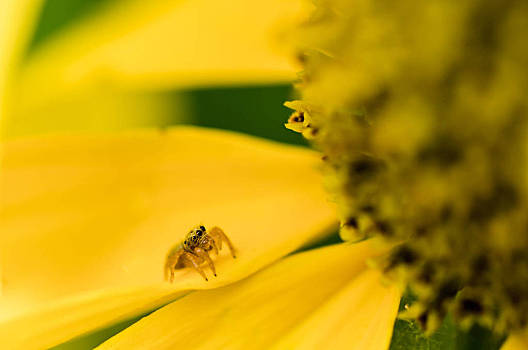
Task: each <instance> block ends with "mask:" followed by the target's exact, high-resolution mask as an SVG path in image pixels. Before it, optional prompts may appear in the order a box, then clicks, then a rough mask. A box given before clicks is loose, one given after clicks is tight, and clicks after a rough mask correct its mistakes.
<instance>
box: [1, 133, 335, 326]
mask: <svg viewBox="0 0 528 350" xmlns="http://www.w3.org/2000/svg"><path fill="white" fill-rule="evenodd" d="M4 148H5V159H4V165H3V169H2V184H1V185H2V187H3V189H4V193H3V198H2V207H1V213H0V215H1V216H0V230H1V232H2V236H1V238H0V243H1V244H2V247H3V248H4V251H3V266H4V270H3V276H2V277H3V281H2V283H3V296H2V298H0V305H1V307H2V314H3V316H4V317H5V315H6V314H7V315H9V314H10V313H13V312H21V311H24V310H27V309H33V308H34V307H35V305H37V304H39V303H42V302H44V301H49V300H56V299H57V298H59V297H62V296H67V295H71V294H74V293H79V292H82V291H89V290H94V289H100V288H111V287H123V286H130V287H133V286H144V285H157V284H163V283H164V282H162V279H163V271H162V267H163V263H164V258H165V255H166V252H167V250H168V249H169V247H170V246H172V245H173V244H175V243H177V242H179V241H180V240H181V239H182V238H183V235H184V234H185V233H186V232H187V230H188V229H189V227H190V226H193V225H195V224H197V223H200V222H201V223H203V224H205V225H206V226H207V225H218V226H220V227H222V228H223V229H224V230H225V231H226V233H227V234H228V235H229V237H230V238H231V239H232V241H233V242H234V244H235V245H236V247H237V248H238V251H239V254H238V258H237V259H236V260H233V259H232V258H231V257H230V256H229V254H228V253H227V251H226V250H225V249H224V251H222V254H220V256H219V257H218V258H217V259H216V262H215V264H216V265H217V272H218V278H216V279H210V281H209V282H205V281H203V279H202V278H201V277H200V276H199V275H198V274H197V273H196V272H195V271H188V270H183V271H182V272H180V273H179V274H178V275H177V278H176V281H177V283H176V285H175V286H174V289H173V291H176V289H178V290H183V289H190V288H212V287H217V286H221V285H225V284H227V283H231V282H233V281H236V280H239V279H241V278H243V277H245V276H248V275H249V274H251V273H253V272H255V271H257V270H258V269H260V268H262V267H263V266H265V265H267V264H269V263H271V262H273V261H274V260H276V259H278V258H279V257H281V256H283V255H285V254H287V253H289V252H291V251H293V250H295V249H296V248H298V247H299V246H301V245H302V244H304V243H306V242H307V241H309V240H312V239H316V238H317V237H320V236H321V235H323V234H325V232H328V229H329V228H331V227H332V226H333V225H334V220H335V217H334V214H333V210H332V208H331V207H330V206H329V205H328V204H327V203H326V201H325V195H324V193H323V191H322V190H321V189H320V188H319V186H318V183H319V181H320V179H319V174H318V171H317V169H316V165H317V164H318V155H317V154H316V153H314V152H312V151H310V150H306V149H302V148H298V147H292V146H285V145H281V144H277V143H273V142H269V141H263V140H258V139H255V138H252V137H248V136H242V135H238V134H235V133H231V132H222V131H214V130H207V129H199V128H192V127H178V128H175V129H172V130H169V131H166V132H160V131H142V132H131V133H125V134H121V135H101V136H93V135H92V136H90V135H86V136H80V135H76V136H60V137H58V136H56V137H48V138H40V139H28V140H19V141H13V142H9V143H6V144H5V146H4Z"/></svg>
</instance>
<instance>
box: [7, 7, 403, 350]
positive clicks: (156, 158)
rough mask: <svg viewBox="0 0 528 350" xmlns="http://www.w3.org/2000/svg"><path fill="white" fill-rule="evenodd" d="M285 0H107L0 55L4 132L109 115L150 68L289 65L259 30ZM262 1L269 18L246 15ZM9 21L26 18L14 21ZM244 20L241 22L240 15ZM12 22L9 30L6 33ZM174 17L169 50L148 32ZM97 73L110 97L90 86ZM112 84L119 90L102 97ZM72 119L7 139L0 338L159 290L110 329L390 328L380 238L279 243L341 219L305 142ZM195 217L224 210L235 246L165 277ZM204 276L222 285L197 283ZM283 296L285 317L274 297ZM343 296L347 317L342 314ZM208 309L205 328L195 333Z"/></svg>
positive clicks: (357, 331)
mask: <svg viewBox="0 0 528 350" xmlns="http://www.w3.org/2000/svg"><path fill="white" fill-rule="evenodd" d="M6 3H7V2H6ZM8 3H9V4H12V5H13V6H14V7H12V8H10V12H9V14H12V13H16V14H20V13H25V11H23V10H27V11H29V12H32V11H34V9H35V7H34V6H35V4H36V2H31V1H28V2H24V3H22V2H17V4H16V6H15V3H16V2H15V1H13V2H8ZM283 4H285V3H284V2H282V1H276V2H273V1H271V2H270V1H267V2H262V3H258V4H252V5H251V6H250V7H244V6H248V5H247V2H245V1H238V2H215V1H209V0H208V1H194V2H192V3H191V2H189V3H186V4H184V5H180V3H179V2H178V3H176V2H175V3H172V2H166V3H164V4H161V3H155V4H151V3H150V4H149V3H145V2H143V1H142V2H130V3H126V4H124V5H123V4H120V5H116V7H115V8H114V10H115V11H118V12H117V13H119V14H122V15H123V14H126V16H124V15H123V16H121V17H119V16H118V17H116V16H111V17H110V16H108V17H105V16H103V17H102V18H97V19H96V20H94V21H92V22H91V21H87V22H85V23H83V24H82V25H81V26H79V27H77V28H76V29H74V30H73V29H72V30H71V31H70V32H69V33H68V34H66V36H64V37H58V38H57V39H56V40H54V41H52V42H51V43H50V44H47V45H46V46H43V47H42V48H41V49H40V51H38V52H37V53H34V54H33V56H31V57H29V58H27V61H22V60H21V59H20V57H21V56H22V54H21V52H20V50H19V51H17V53H16V54H14V53H13V57H12V58H10V62H12V63H11V64H10V65H9V67H7V66H4V67H2V68H3V69H4V70H3V71H2V72H6V74H5V75H3V76H2V79H3V80H2V86H3V87H5V88H4V89H3V90H2V112H3V113H2V115H3V117H4V120H3V122H4V125H5V131H4V133H5V134H7V135H8V136H9V137H14V136H20V135H31V134H39V133H44V132H50V131H57V130H60V127H62V126H61V125H60V124H61V122H63V121H68V119H66V118H67V117H70V119H71V115H77V114H73V113H74V112H75V113H76V112H79V113H84V112H83V110H84V108H88V109H89V108H93V109H92V110H91V112H90V113H89V115H93V114H94V113H96V112H101V113H103V115H105V116H108V117H112V113H111V112H113V111H114V112H115V111H118V112H119V116H118V118H116V120H121V119H119V118H123V116H127V113H135V115H137V116H138V118H142V117H143V116H144V114H145V113H152V109H151V108H150V107H153V106H156V105H157V104H156V103H154V104H152V101H150V99H149V98H148V97H147V98H145V99H144V100H143V99H139V103H140V105H139V106H140V107H141V108H138V101H137V100H138V99H137V95H138V91H139V93H140V94H142V93H143V92H144V90H145V89H154V88H157V87H160V86H180V87H181V86H189V85H193V84H201V83H204V82H213V83H224V82H226V81H228V80H229V81H234V82H242V81H244V82H247V81H270V80H273V81H275V80H276V79H280V80H282V79H285V78H288V79H289V78H290V76H291V73H292V70H291V67H290V66H289V65H288V64H285V63H284V62H283V61H281V60H278V59H276V58H273V57H274V56H273V55H272V54H271V53H270V51H268V46H267V45H265V44H264V43H263V42H262V41H255V38H256V37H262V38H263V37H265V35H264V34H266V28H268V27H267V25H268V23H269V22H272V21H273V19H274V18H275V17H276V15H277V14H278V13H280V9H284V6H286V7H288V6H290V5H288V4H286V5H283ZM22 5H24V6H27V7H25V8H24V6H22ZM18 6H20V7H18ZM121 6H123V7H121ZM257 6H259V7H257ZM243 8H245V9H246V11H241V12H238V13H244V12H247V11H249V10H251V11H255V13H258V16H251V17H246V16H245V15H241V16H236V17H235V19H236V20H233V17H223V16H219V15H218V13H222V11H223V12H227V11H229V10H233V9H236V10H239V11H240V9H243ZM114 14H115V12H114ZM198 14H199V15H198ZM176 19H177V20H176ZM196 19H202V20H203V22H196ZM258 19H261V20H262V22H261V23H260V22H256V23H255V22H253V21H257V20H258ZM28 21H29V20H28ZM4 23H5V22H4ZM10 23H11V22H10ZM20 23H24V24H25V25H27V22H26V21H21V22H14V24H15V25H17V26H18V25H21V24H20ZM175 23H176V24H177V25H175ZM241 23H242V24H243V26H244V29H246V30H240V27H241ZM108 24H112V25H113V26H110V29H108V28H109V27H108ZM102 28H104V29H102ZM188 28H195V29H196V30H195V31H191V32H188V31H187V30H188ZM211 28H214V29H215V30H212V29H211ZM169 29H170V30H169ZM26 30H27V31H29V29H26ZM15 32H19V31H18V30H16V31H15ZM22 32H24V31H22ZM5 33H9V32H2V38H10V36H9V35H4V34H5ZM11 34H12V33H11ZM255 34H260V35H255ZM175 35H178V36H177V37H178V38H181V39H182V40H181V41H178V46H177V47H178V48H179V49H180V50H179V51H178V54H177V55H176V54H175V53H174V51H171V50H172V49H173V48H174V46H171V45H162V47H160V46H158V45H154V44H156V43H157V41H156V40H153V38H158V39H159V37H160V36H162V37H165V38H167V37H172V38H173V40H174V39H175V38H174V37H175ZM238 35H240V36H238ZM224 36H229V37H230V38H231V39H232V40H231V41H227V42H226V41H222V44H225V43H230V44H232V46H229V47H225V46H223V47H219V45H220V44H219V40H218V39H219V38H223V37H224ZM244 38H245V39H244ZM240 40H242V41H240ZM22 41H23V40H22ZM133 42H134V44H132V43H133ZM2 43H4V41H2ZM138 44H139V45H140V47H142V48H143V50H142V51H141V55H139V54H138V51H137V45H138ZM196 44H201V45H203V46H200V47H195V45H196ZM206 44H209V45H206ZM2 45H4V44H2ZM17 45H21V47H23V45H22V44H20V42H19V43H17ZM153 45H154V48H155V49H156V50H154V49H153ZM215 45H216V46H215ZM3 47H4V46H3ZM5 47H12V46H11V44H9V45H8V44H5ZM248 47H251V48H252V50H248ZM147 48H148V49H147ZM161 49H166V50H168V51H165V53H166V55H163V54H162V53H164V51H160V50H161ZM211 50H213V51H214V55H211ZM7 52H11V51H9V50H8V51H7ZM187 54H189V56H186V55H187ZM224 54H225V56H223V55H224ZM211 56H213V57H211ZM13 65H14V66H15V67H16V69H13V67H12V66H13ZM6 67H7V68H9V69H6ZM107 85H110V87H108V86H107ZM50 87H53V88H50ZM131 87H132V88H131ZM101 89H102V91H103V92H101V91H99V90H101ZM107 89H108V90H107ZM131 90H132V91H131ZM107 91H112V93H113V94H114V95H115V96H117V97H118V98H117V99H115V98H110V99H108V100H104V101H105V103H102V104H101V105H98V104H97V103H95V104H94V103H92V99H93V98H94V97H95V98H98V99H99V98H101V97H102V96H103V95H104V93H105V92H107ZM116 91H117V92H116ZM116 100H117V102H118V104H117V107H119V108H115V107H116V106H115V105H112V104H113V103H114V102H116ZM68 101H70V102H69V103H67V102H68ZM72 101H73V103H72ZM143 102H145V104H143ZM109 104H110V105H109ZM94 105H95V106H94ZM123 109H124V110H123ZM156 111H158V110H156ZM81 115H82V114H81ZM86 115H88V114H86ZM40 118H42V119H40ZM44 118H45V119H44ZM80 119H83V118H80ZM75 123H76V121H75V122H72V121H68V124H67V125H66V126H65V127H64V128H65V129H66V130H70V131H69V132H68V133H65V134H64V135H48V136H31V137H25V138H19V139H16V140H11V141H9V142H5V143H4V144H3V158H4V159H3V164H2V188H3V195H2V200H1V213H0V215H1V221H0V225H1V231H2V236H1V238H0V247H1V249H2V250H1V269H2V273H1V282H2V294H1V297H0V308H1V310H2V316H1V317H2V318H3V320H2V321H0V340H1V342H2V347H3V348H23V349H27V348H48V347H52V346H55V345H59V344H62V343H64V342H66V341H69V340H72V339H75V338H76V337H78V336H80V335H83V334H86V333H89V332H93V331H97V330H100V329H102V328H104V327H108V326H110V325H115V324H116V323H119V322H121V321H123V320H127V319H130V318H132V317H137V316H140V315H144V314H145V313H147V312H150V311H152V310H154V309H156V308H160V307H161V308H160V309H159V310H158V312H155V313H152V314H151V315H149V316H148V317H146V318H144V319H143V321H141V322H140V323H137V324H135V326H134V327H132V328H130V329H128V331H126V332H122V333H120V334H118V335H117V336H116V337H115V338H114V339H111V340H110V341H109V343H108V344H107V345H108V346H120V345H122V346H124V347H127V343H128V342H130V341H131V340H132V344H136V341H137V339H138V337H142V342H144V344H148V343H152V342H155V341H158V339H159V335H160V332H162V331H164V329H165V328H164V327H165V326H169V329H170V330H172V331H174V332H175V333H171V334H172V335H173V336H174V337H169V338H167V337H165V338H164V341H165V342H164V343H163V344H161V345H166V346H172V345H175V343H176V342H178V341H180V340H185V341H187V340H189V341H195V340H198V341H199V340H201V339H203V340H204V341H206V342H209V345H211V344H227V343H230V344H232V345H233V346H234V345H238V346H242V345H243V344H245V342H247V341H248V339H254V341H255V344H256V343H257V340H260V342H259V344H260V345H261V346H262V347H267V346H268V345H270V344H271V342H272V340H273V343H274V344H275V345H276V346H277V347H279V348H280V347H284V346H286V347H290V346H294V345H296V344H297V345H299V346H300V345H304V346H308V347H309V346H312V345H313V344H321V343H328V342H330V341H333V342H335V345H336V346H337V345H342V346H349V345H350V344H351V342H356V344H362V345H358V346H361V347H362V348H372V349H379V348H386V347H387V346H388V343H389V341H390V336H391V332H392V326H393V320H394V317H395V313H396V310H397V306H398V301H399V291H398V290H397V289H396V288H395V287H394V286H385V285H383V284H382V283H381V282H380V276H379V273H378V272H376V271H375V270H371V269H368V268H367V266H366V263H365V261H366V260H367V259H370V258H375V257H377V256H378V255H380V254H383V252H384V251H385V248H384V247H383V246H378V245H377V244H376V242H375V241H369V242H364V243H362V244H359V245H356V246H352V245H349V244H342V245H337V246H333V247H326V248H321V249H316V250H311V251H308V252H304V253H298V254H294V255H292V256H290V257H288V258H285V259H281V258H282V257H283V256H285V255H287V254H289V253H292V252H294V251H295V250H296V249H298V248H300V247H302V246H303V245H306V244H307V243H309V242H311V241H314V240H317V239H320V238H322V237H324V236H325V234H327V233H328V231H329V230H331V229H332V227H333V226H334V222H335V217H334V214H333V208H331V207H330V206H329V205H328V203H327V201H326V200H325V195H324V193H323V192H322V190H321V189H320V187H319V177H318V171H317V165H318V164H319V162H320V160H319V157H318V155H317V154H316V153H314V152H312V151H308V150H306V149H299V148H296V147H292V146H285V145H279V144H274V143H271V142H266V141H261V140H256V139H253V138H250V137H247V136H241V135H237V134H234V133H229V132H221V131H215V130H206V129H200V128H192V127H176V128H174V129H170V130H166V131H159V130H150V131H149V130H144V131H128V132H126V133H122V132H120V133H96V134H88V135H86V134H84V135H83V134H80V133H76V132H71V130H72V129H83V128H85V127H86V124H84V123H85V122H83V121H82V120H81V121H80V126H79V125H77V124H75ZM205 220H206V221H205ZM204 221H205V222H204ZM196 222H204V224H206V225H209V224H212V225H220V226H222V227H223V228H224V230H226V232H228V234H229V236H230V237H231V239H232V240H233V242H234V244H235V245H236V247H237V249H238V252H239V254H238V257H237V260H236V261H233V260H231V259H227V258H226V256H225V255H222V254H221V255H220V256H219V257H218V259H217V260H216V262H215V263H216V264H217V271H218V278H217V279H210V281H209V282H205V281H203V280H202V279H201V277H200V276H198V275H197V274H195V273H194V272H193V271H187V270H184V271H181V272H179V274H178V275H177V276H176V279H175V283H174V284H173V285H170V284H168V283H164V282H162V276H163V271H162V267H163V259H164V256H165V253H166V251H167V249H168V248H169V247H170V246H171V245H172V244H174V243H175V242H177V241H178V240H179V239H181V236H180V233H181V232H185V230H186V229H187V228H188V226H189V225H193V224H195V223H196ZM268 265H270V266H269V267H268V268H265V267H266V266H268ZM264 268H265V269H264ZM258 270H261V271H260V272H258V273H256V272H257V271H258ZM252 274H253V275H252ZM249 275H252V276H251V277H249V278H246V277H247V276H249ZM323 281H324V282H325V283H324V285H321V286H318V287H317V288H310V287H311V286H312V285H313V284H314V283H316V282H320V283H321V282H323ZM211 288H216V289H214V290H205V291H199V292H193V291H194V290H201V289H211ZM269 292H273V294H272V295H271V296H272V299H271V300H269V299H268V295H267V294H266V293H269ZM372 296H375V298H373V297H372ZM268 300H269V301H270V302H268ZM295 301H297V302H295ZM164 305H166V306H164ZM286 306H288V309H287V310H286V311H288V315H287V316H288V317H286V315H284V312H281V311H282V310H283V309H284V308H285V307H286ZM206 311H208V312H210V314H207V318H205V319H204V318H203V317H201V315H202V313H205V312H206ZM352 311H353V312H355V313H357V314H358V317H355V318H353V319H352V321H351V322H347V323H346V324H343V322H342V321H341V320H342V319H343V318H344V317H346V319H348V316H349V313H350V312H352ZM226 312H227V313H229V312H231V316H232V318H231V320H233V322H235V321H237V320H240V321H243V322H244V323H245V324H246V327H245V328H243V327H232V324H230V323H225V322H224V323H223V328H219V329H222V330H223V331H225V332H226V333H223V332H216V333H214V327H215V326H219V325H221V324H222V323H221V321H222V319H223V318H225V317H226ZM174 315H176V316H178V317H177V319H178V320H179V319H180V318H181V317H182V316H185V317H186V322H187V323H186V324H184V323H181V327H178V323H179V322H178V321H177V320H173V319H172V317H174ZM167 320H168V322H167ZM171 320H172V322H171ZM257 320H258V322H257V323H255V322H256V321H257ZM206 321H207V322H209V324H210V325H211V328H213V329H209V330H208V331H209V333H208V334H207V335H208V336H207V337H206V338H201V337H198V334H201V333H202V330H203V327H204V322H206ZM250 321H251V322H252V323H251V322H250ZM259 322H261V324H262V327H263V329H264V332H263V333H262V334H263V335H265V336H270V338H269V339H263V337H262V336H260V338H258V337H257V336H256V335H255V333H254V331H253V329H252V328H251V327H249V326H250V325H251V324H260V323H259ZM292 327H294V328H292ZM322 327H323V328H324V329H325V331H324V332H321V331H320V330H321V328H322ZM340 327H343V328H340ZM314 329H316V330H318V332H314ZM178 331H179V332H188V331H191V332H194V333H193V334H194V336H193V337H192V339H190V338H181V337H179V335H180V334H182V335H185V333H178ZM239 332H242V333H239ZM306 334H311V337H309V338H307V337H305V335H306ZM271 335H273V338H271ZM93 345H96V344H90V345H89V346H93ZM104 346H106V345H104ZM367 346H368V347H367Z"/></svg>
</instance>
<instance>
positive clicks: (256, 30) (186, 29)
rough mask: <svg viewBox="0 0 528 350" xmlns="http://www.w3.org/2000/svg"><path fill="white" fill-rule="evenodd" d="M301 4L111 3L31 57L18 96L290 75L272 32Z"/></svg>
mask: <svg viewBox="0 0 528 350" xmlns="http://www.w3.org/2000/svg"><path fill="white" fill-rule="evenodd" d="M301 3H302V1H301V0H267V1H245V0H234V1H216V0H170V1H143V0H139V1H138V0H134V1H124V2H116V4H114V5H113V6H108V7H106V11H100V12H101V13H100V14H99V15H98V16H94V17H92V18H89V19H88V20H85V21H82V22H81V23H80V24H79V25H77V26H76V27H75V28H72V29H70V30H67V31H63V32H62V35H60V36H58V37H57V38H56V39H54V40H51V41H50V42H48V43H47V44H44V45H43V47H41V49H40V50H38V51H37V52H36V53H35V54H34V55H33V56H31V58H30V59H29V61H28V62H27V64H26V66H25V69H24V71H23V72H22V73H21V76H20V77H19V86H18V96H17V99H18V100H19V101H26V103H32V104H33V103H34V104H37V105H41V104H43V103H45V102H46V101H50V100H53V96H60V95H61V94H63V93H64V92H65V91H67V90H70V89H75V88H77V87H78V86H79V85H84V86H92V87H94V88H98V87H106V86H119V87H122V86H126V87H127V88H130V87H134V86H135V87H138V88H140V89H160V88H180V87H188V86H203V85H207V86H209V85H212V84H226V83H228V84H229V83H237V84H241V83H242V84H248V83H271V82H280V81H292V80H293V79H295V71H296V68H295V67H294V66H293V65H292V64H291V63H290V62H289V60H288V59H287V58H286V57H285V56H287V55H282V54H281V53H280V50H279V49H278V48H277V47H275V46H276V45H275V44H274V42H275V39H276V38H274V36H275V35H276V33H275V31H276V25H277V24H278V23H282V21H283V20H288V19H290V18H292V17H297V16H298V13H299V10H300V8H301ZM282 25H283V24H282ZM49 86H53V89H50V88H49Z"/></svg>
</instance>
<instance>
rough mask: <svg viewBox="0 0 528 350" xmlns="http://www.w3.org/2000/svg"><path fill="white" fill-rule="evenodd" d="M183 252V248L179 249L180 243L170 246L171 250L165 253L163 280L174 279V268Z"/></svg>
mask: <svg viewBox="0 0 528 350" xmlns="http://www.w3.org/2000/svg"><path fill="white" fill-rule="evenodd" d="M183 252H184V251H183V249H181V246H180V245H177V246H174V247H172V248H171V250H169V253H168V254H167V258H166V259H165V267H164V275H165V280H169V281H170V282H172V281H173V280H174V270H175V267H176V264H177V263H178V260H179V259H180V256H181V255H182V254H183ZM169 274H170V276H169Z"/></svg>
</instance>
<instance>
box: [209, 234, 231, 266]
mask: <svg viewBox="0 0 528 350" xmlns="http://www.w3.org/2000/svg"><path fill="white" fill-rule="evenodd" d="M209 235H211V236H212V237H213V238H214V239H215V241H218V247H219V248H220V249H222V241H225V242H226V243H227V245H228V246H229V250H230V251H231V255H232V256H233V258H236V254H235V247H234V246H233V243H231V241H230V240H229V238H227V235H226V234H225V233H224V231H222V229H221V228H220V227H218V226H215V227H213V228H212V229H211V230H210V231H209Z"/></svg>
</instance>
